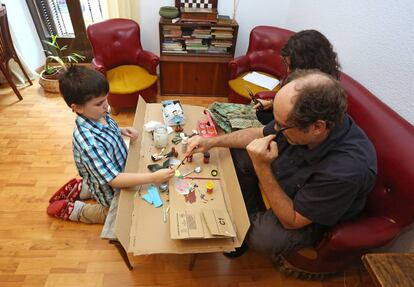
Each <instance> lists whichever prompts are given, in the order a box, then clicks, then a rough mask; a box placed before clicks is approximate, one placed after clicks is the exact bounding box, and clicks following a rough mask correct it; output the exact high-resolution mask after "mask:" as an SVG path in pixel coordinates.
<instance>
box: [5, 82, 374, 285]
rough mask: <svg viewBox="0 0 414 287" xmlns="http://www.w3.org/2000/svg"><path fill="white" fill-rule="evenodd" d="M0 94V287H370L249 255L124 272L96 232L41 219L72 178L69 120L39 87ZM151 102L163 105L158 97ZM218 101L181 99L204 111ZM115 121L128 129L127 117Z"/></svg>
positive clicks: (139, 265) (144, 261) (152, 263)
mask: <svg viewBox="0 0 414 287" xmlns="http://www.w3.org/2000/svg"><path fill="white" fill-rule="evenodd" d="M21 92H22V95H23V98H24V99H23V100H22V101H18V100H17V97H16V96H15V95H14V94H13V92H12V90H11V89H10V88H7V87H5V88H4V87H3V88H2V89H1V88H0V147H1V149H0V286H2V287H4V286H30V287H34V286H111V287H112V286H158V285H164V286H324V287H336V286H347V287H351V286H353V287H355V286H361V287H362V286H372V285H371V283H370V278H369V277H368V275H367V273H366V272H365V271H364V269H363V268H362V267H361V265H359V264H358V263H357V264H356V265H354V266H352V267H351V268H349V269H348V270H347V271H346V272H344V273H341V274H338V275H337V276H334V277H331V278H328V279H325V280H323V281H311V282H307V281H301V280H297V279H294V278H289V277H285V276H283V275H282V274H280V273H279V272H278V271H277V270H276V269H275V268H274V267H273V266H272V264H271V262H270V261H269V260H268V259H267V258H266V257H265V256H263V255H261V254H259V253H256V252H254V251H251V250H249V251H248V252H247V254H245V255H244V256H242V257H240V258H238V259H236V260H229V259H227V258H225V257H224V256H223V255H222V254H203V255H200V256H199V257H198V259H197V262H196V265H195V267H194V270H193V271H192V272H190V271H188V270H187V265H188V263H189V256H187V255H151V256H139V257H135V258H132V257H130V258H131V261H132V263H133V265H134V266H135V269H134V270H133V271H129V270H128V269H127V268H126V267H125V265H124V263H123V261H122V259H121V257H120V255H119V254H118V252H117V251H116V249H115V248H114V247H113V246H112V245H109V244H108V242H107V241H103V240H100V239H99V234H100V231H101V226H99V225H86V224H81V223H73V222H64V221H60V220H57V219H53V218H51V217H48V216H47V214H46V207H47V205H48V199H49V197H50V196H51V194H52V193H53V192H54V191H56V190H57V188H59V187H60V186H61V185H62V184H63V183H64V182H66V181H67V180H68V179H70V178H72V177H74V176H75V175H76V170H75V166H74V163H73V159H72V148H71V135H72V129H73V124H74V118H75V115H74V114H73V113H72V112H71V110H70V109H69V108H68V107H67V106H66V105H65V103H64V101H63V100H62V98H61V97H60V96H59V95H54V94H44V93H43V90H42V89H41V88H40V86H39V85H38V84H37V83H35V84H34V86H31V87H28V88H25V89H22V90H21ZM159 99H160V100H161V99H163V98H162V97H159ZM217 99H219V100H220V99H221V100H223V98H197V97H186V98H182V99H181V100H182V102H184V103H192V104H195V105H208V104H209V103H211V102H212V101H214V100H217ZM115 119H116V120H117V121H118V122H119V124H120V125H121V126H126V125H131V123H132V119H133V111H122V112H121V113H120V114H119V115H118V116H116V117H115Z"/></svg>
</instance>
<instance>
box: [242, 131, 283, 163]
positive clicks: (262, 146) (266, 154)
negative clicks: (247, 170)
mask: <svg viewBox="0 0 414 287" xmlns="http://www.w3.org/2000/svg"><path fill="white" fill-rule="evenodd" d="M275 137H276V135H268V136H266V137H264V138H260V139H255V140H253V141H252V142H251V143H249V144H248V145H247V147H246V150H247V152H248V154H249V156H250V158H251V160H252V162H253V164H270V163H271V162H273V161H274V160H275V159H276V158H277V157H278V155H279V151H278V149H277V144H276V142H275V141H273V140H274V139H275Z"/></svg>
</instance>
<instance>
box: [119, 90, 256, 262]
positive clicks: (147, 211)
mask: <svg viewBox="0 0 414 287" xmlns="http://www.w3.org/2000/svg"><path fill="white" fill-rule="evenodd" d="M183 109H184V114H185V115H186V124H185V125H184V126H183V128H184V131H185V132H186V133H188V134H190V133H191V130H192V129H194V128H195V127H196V123H197V120H198V119H199V118H200V116H201V115H202V113H203V110H204V107H198V106H187V105H183ZM150 120H156V121H161V120H162V112H161V104H146V103H145V101H143V99H142V98H141V97H140V99H139V101H138V105H137V110H136V113H135V119H134V125H133V126H134V127H135V128H136V129H137V130H138V132H139V134H140V136H139V138H138V140H136V141H131V144H130V149H129V153H128V158H127V163H126V168H125V171H126V172H147V167H146V166H147V165H148V164H149V163H152V161H151V159H150V156H149V155H151V154H152V153H154V152H156V151H157V149H156V148H154V147H153V145H152V140H151V135H150V134H149V133H147V132H145V131H144V129H143V125H144V123H146V122H148V121H150ZM172 137H173V135H170V140H169V144H168V146H167V150H168V149H170V148H171V147H173V146H175V145H173V144H172V143H171V139H172ZM175 147H176V148H177V151H178V152H179V156H178V158H179V159H181V158H182V152H181V146H180V145H178V146H175ZM210 154H211V158H210V162H212V159H213V158H216V159H218V158H219V159H220V161H219V162H218V163H217V169H218V171H219V176H220V177H221V180H220V181H215V184H218V182H220V186H221V188H222V189H223V192H222V196H223V198H224V200H225V203H226V208H227V210H228V212H229V214H230V217H231V219H232V221H233V222H234V225H235V230H236V233H237V237H236V238H230V239H229V238H217V239H216V238H214V239H208V240H206V239H194V240H173V239H171V238H170V228H169V222H166V223H164V222H163V210H164V209H163V208H155V207H154V206H152V205H149V204H148V203H147V202H145V201H144V200H142V199H141V198H139V197H138V196H136V193H137V192H136V189H135V190H134V189H123V190H121V194H120V198H119V204H118V211H117V218H116V224H115V232H116V235H117V237H118V239H119V241H120V242H121V244H122V246H123V247H124V248H125V250H126V251H127V252H132V253H134V254H135V255H141V254H155V253H203V252H221V251H232V250H234V248H235V247H239V246H240V245H241V243H242V242H243V240H244V237H245V235H246V233H247V230H248V228H249V219H248V216H247V212H246V208H245V205H244V201H243V197H242V195H241V191H240V186H239V184H238V181H237V177H236V173H235V170H234V166H233V162H232V159H231V156H230V152H229V150H228V149H225V148H216V149H213V150H211V153H210ZM193 161H194V164H198V162H200V163H201V162H202V155H201V154H199V155H195V156H194V157H193ZM217 161H218V160H217ZM187 167H188V165H187V166H186V168H187ZM193 175H194V174H193ZM194 176H195V175H194ZM224 178H225V179H226V180H224ZM170 185H171V184H170ZM146 189H147V186H145V185H144V186H143V187H142V190H146ZM171 192H172V191H170V194H171ZM160 195H161V199H162V200H163V201H164V204H165V205H166V207H167V206H168V205H169V203H168V202H167V200H168V197H167V195H166V194H165V193H161V194H160ZM197 200H199V198H198V199H197ZM171 208H172V206H171ZM171 208H170V212H171Z"/></svg>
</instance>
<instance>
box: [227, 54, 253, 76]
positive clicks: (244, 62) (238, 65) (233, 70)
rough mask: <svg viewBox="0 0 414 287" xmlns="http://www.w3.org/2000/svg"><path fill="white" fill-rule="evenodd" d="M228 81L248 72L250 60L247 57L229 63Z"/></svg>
mask: <svg viewBox="0 0 414 287" xmlns="http://www.w3.org/2000/svg"><path fill="white" fill-rule="evenodd" d="M229 70H230V80H232V79H234V78H236V77H237V76H238V75H240V74H241V73H244V72H247V71H250V60H249V58H248V57H247V56H241V57H238V58H236V59H233V60H231V61H230V62H229Z"/></svg>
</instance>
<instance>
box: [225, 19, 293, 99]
mask: <svg viewBox="0 0 414 287" xmlns="http://www.w3.org/2000/svg"><path fill="white" fill-rule="evenodd" d="M292 34H293V32H292V31H289V30H285V29H281V28H277V27H270V26H257V27H255V28H253V30H252V31H251V32H250V38H249V47H248V49H247V53H246V55H244V56H241V57H238V58H236V59H234V60H232V61H231V62H230V63H229V70H230V81H229V86H230V89H229V97H228V100H229V102H232V103H244V104H245V103H249V102H250V98H249V95H248V94H247V91H246V90H245V88H244V86H243V85H245V84H246V85H248V86H249V88H250V89H251V90H252V92H253V93H255V94H256V93H257V92H260V91H265V90H266V89H264V88H261V87H259V86H256V85H250V84H247V82H245V83H243V84H241V85H242V86H240V84H233V83H232V80H235V79H237V78H241V77H242V76H243V75H244V74H246V73H247V72H249V71H257V72H263V73H266V74H268V75H270V76H273V77H275V78H277V79H279V80H280V79H283V78H284V77H285V75H286V70H285V66H284V64H283V61H282V58H281V57H280V50H281V49H282V47H283V45H284V44H285V43H286V42H287V40H288V39H289V38H290V36H291V35H292ZM270 93H271V92H270ZM273 94H274V93H273Z"/></svg>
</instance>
